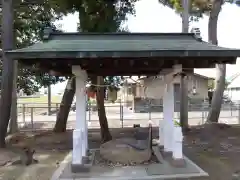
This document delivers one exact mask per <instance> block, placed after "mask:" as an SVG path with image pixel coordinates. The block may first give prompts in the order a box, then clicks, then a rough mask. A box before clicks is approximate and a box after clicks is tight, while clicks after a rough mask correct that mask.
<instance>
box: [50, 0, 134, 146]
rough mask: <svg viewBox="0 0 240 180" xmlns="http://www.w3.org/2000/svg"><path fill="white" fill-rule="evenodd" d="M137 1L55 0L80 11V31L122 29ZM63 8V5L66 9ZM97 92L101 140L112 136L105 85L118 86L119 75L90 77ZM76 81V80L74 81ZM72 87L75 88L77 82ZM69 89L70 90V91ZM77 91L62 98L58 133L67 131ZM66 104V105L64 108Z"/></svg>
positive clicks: (69, 91) (65, 94) (75, 10)
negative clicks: (107, 115)
mask: <svg viewBox="0 0 240 180" xmlns="http://www.w3.org/2000/svg"><path fill="white" fill-rule="evenodd" d="M136 1H137V0H110V1H109V0H97V1H89V0H80V1H76V0H69V1H65V0H55V2H56V4H57V5H58V6H59V7H65V8H66V9H67V11H68V12H78V14H79V26H78V30H79V31H80V32H118V31H123V30H124V29H123V28H122V26H121V25H122V23H123V22H124V21H125V20H127V15H128V14H134V10H135V8H134V5H135V2H136ZM63 9H64V8H63ZM89 78H90V79H89V80H90V81H91V82H92V83H93V84H95V85H96V84H98V86H97V87H95V90H96V92H97V105H98V115H99V121H100V126H101V137H102V141H103V142H105V141H108V140H110V139H111V135H110V132H109V129H108V123H107V117H106V113H105V107H104V88H105V87H104V86H106V85H111V86H112V87H116V86H118V84H119V82H120V77H105V78H103V77H89ZM71 82H72V83H74V81H71ZM70 87H73V88H74V87H75V86H74V84H73V85H72V86H70ZM67 92H68V93H67ZM74 93H75V90H68V89H66V90H65V93H64V98H63V100H62V103H61V104H62V107H60V111H59V114H58V117H57V122H56V125H55V128H54V131H55V132H63V131H65V130H66V121H67V114H68V112H69V109H70V108H69V107H70V103H71V102H72V98H73V94H74ZM64 106H65V107H64ZM66 113H67V114H66Z"/></svg>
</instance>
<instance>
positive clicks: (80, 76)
mask: <svg viewBox="0 0 240 180" xmlns="http://www.w3.org/2000/svg"><path fill="white" fill-rule="evenodd" d="M72 73H73V74H74V75H75V77H76V127H75V129H74V132H73V162H74V163H75V162H78V163H79V162H80V161H82V160H79V158H80V159H82V157H83V156H86V150H87V146H86V144H87V142H86V141H87V138H86V132H87V130H86V128H87V126H86V81H87V73H86V71H84V70H82V69H81V67H80V66H72ZM75 158H77V160H75Z"/></svg>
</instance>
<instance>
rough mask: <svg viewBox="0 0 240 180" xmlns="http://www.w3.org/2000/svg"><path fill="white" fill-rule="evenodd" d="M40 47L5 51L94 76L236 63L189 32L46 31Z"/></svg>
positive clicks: (239, 53) (41, 64) (232, 56)
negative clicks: (74, 67)
mask: <svg viewBox="0 0 240 180" xmlns="http://www.w3.org/2000/svg"><path fill="white" fill-rule="evenodd" d="M44 37H45V39H44V42H39V43H36V44H34V45H32V46H29V47H26V48H22V49H16V50H12V51H8V52H7V55H8V56H10V57H11V58H13V59H17V60H19V61H22V62H23V63H25V64H30V65H32V64H38V65H39V67H46V68H47V69H56V70H58V71H62V72H64V73H67V72H70V73H71V66H72V65H81V67H82V68H83V69H86V70H87V71H88V72H89V73H93V74H94V73H96V74H98V75H100V74H101V75H103V73H105V74H106V75H111V74H112V73H114V74H115V75H133V74H136V75H144V74H148V73H150V72H154V73H158V72H159V71H160V70H161V69H163V68H171V67H172V66H173V65H174V64H182V65H183V67H184V68H209V67H211V66H213V65H214V64H215V63H219V62H221V63H235V62H236V57H238V56H240V50H236V49H228V48H223V47H218V46H215V45H212V44H209V43H206V42H203V41H202V40H201V39H199V38H196V37H195V35H194V34H191V33H187V34H184V33H101V34H100V33H91V34H89V33H59V32H51V31H46V33H45V36H44Z"/></svg>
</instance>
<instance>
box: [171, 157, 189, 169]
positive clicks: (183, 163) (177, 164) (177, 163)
mask: <svg viewBox="0 0 240 180" xmlns="http://www.w3.org/2000/svg"><path fill="white" fill-rule="evenodd" d="M170 163H171V165H172V166H174V167H180V168H183V167H186V161H185V160H184V159H174V158H172V159H171V161H170Z"/></svg>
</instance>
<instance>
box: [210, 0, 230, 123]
mask: <svg viewBox="0 0 240 180" xmlns="http://www.w3.org/2000/svg"><path fill="white" fill-rule="evenodd" d="M222 4H223V0H215V1H214V2H213V5H212V10H211V12H210V15H209V22H208V41H209V42H210V43H212V44H215V45H217V44H218V40H217V22H218V16H219V13H220V11H221V6H222ZM216 73H217V76H216V86H215V87H216V88H215V91H214V93H213V97H212V102H211V108H210V110H209V113H208V117H207V122H218V118H219V115H220V111H221V106H222V97H223V92H224V89H225V76H226V65H225V64H217V65H216Z"/></svg>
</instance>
